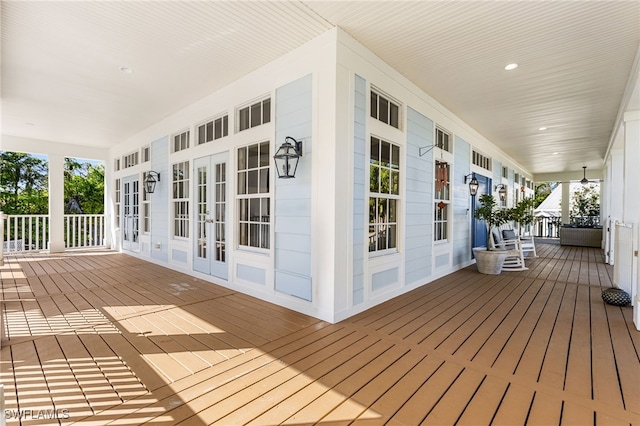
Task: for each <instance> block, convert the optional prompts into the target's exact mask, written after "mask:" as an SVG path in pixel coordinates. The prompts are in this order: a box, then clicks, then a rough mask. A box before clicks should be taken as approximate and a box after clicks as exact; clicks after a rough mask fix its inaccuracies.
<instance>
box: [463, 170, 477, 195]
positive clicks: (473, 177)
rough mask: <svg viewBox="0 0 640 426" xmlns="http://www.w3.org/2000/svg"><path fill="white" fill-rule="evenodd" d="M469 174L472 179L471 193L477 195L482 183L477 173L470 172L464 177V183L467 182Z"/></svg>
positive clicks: (470, 184)
mask: <svg viewBox="0 0 640 426" xmlns="http://www.w3.org/2000/svg"><path fill="white" fill-rule="evenodd" d="M469 176H471V180H470V181H469V194H471V196H472V197H475V196H476V194H477V193H478V187H479V186H480V184H479V183H478V179H477V178H476V174H475V173H469V174H468V175H466V176H465V177H464V183H467V180H468V179H469Z"/></svg>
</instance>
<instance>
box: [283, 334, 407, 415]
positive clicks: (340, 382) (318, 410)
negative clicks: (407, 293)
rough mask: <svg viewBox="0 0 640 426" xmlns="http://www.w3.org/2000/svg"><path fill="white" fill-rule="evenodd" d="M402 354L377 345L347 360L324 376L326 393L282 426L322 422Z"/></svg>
mask: <svg viewBox="0 0 640 426" xmlns="http://www.w3.org/2000/svg"><path fill="white" fill-rule="evenodd" d="M403 353H404V350H403V349H401V348H397V347H394V345H392V344H390V343H384V342H381V341H378V342H376V343H375V344H374V345H372V346H370V347H369V348H368V349H367V351H366V352H361V353H360V354H358V355H357V356H355V357H353V358H351V359H349V360H346V361H345V362H344V363H343V364H341V365H340V368H336V369H334V370H333V371H331V373H329V374H327V375H325V376H324V377H323V379H322V381H321V384H323V385H324V386H326V388H327V391H326V392H324V393H323V394H322V395H320V396H319V397H318V398H316V399H315V400H313V401H312V402H311V403H309V404H308V405H306V406H305V407H303V408H302V409H300V410H299V411H297V412H296V413H295V414H294V415H292V416H291V417H289V418H288V419H287V420H285V421H284V422H283V424H300V423H308V422H310V421H311V422H313V421H317V420H319V419H323V418H324V417H325V416H326V415H327V414H328V413H330V412H331V411H332V410H333V409H334V408H336V407H337V406H339V405H340V404H341V403H343V402H344V401H345V399H347V398H348V397H350V396H351V395H352V394H353V393H355V392H356V391H357V390H358V389H360V388H361V387H362V386H364V384H366V383H367V382H368V381H370V380H371V379H372V378H373V377H375V375H376V374H377V373H379V372H380V371H382V369H383V368H382V366H383V365H388V363H389V362H390V360H396V359H398V357H400V356H401V355H402V354H403ZM314 419H316V420H314Z"/></svg>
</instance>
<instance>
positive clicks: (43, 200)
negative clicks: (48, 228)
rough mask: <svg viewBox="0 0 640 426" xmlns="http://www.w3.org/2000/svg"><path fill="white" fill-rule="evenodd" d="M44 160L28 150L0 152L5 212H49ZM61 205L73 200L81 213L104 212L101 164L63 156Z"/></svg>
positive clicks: (0, 206) (1, 207)
mask: <svg viewBox="0 0 640 426" xmlns="http://www.w3.org/2000/svg"><path fill="white" fill-rule="evenodd" d="M48 174H49V169H48V165H47V162H46V161H45V160H43V159H41V158H38V157H35V156H33V155H30V154H25V153H18V152H8V151H2V152H0V188H2V190H1V191H0V210H1V211H3V212H4V213H7V214H47V213H48V212H49V193H48ZM64 196H65V205H69V204H70V203H69V202H70V201H71V200H75V201H77V203H78V204H79V205H80V206H81V208H82V212H83V213H85V214H101V213H103V212H104V165H102V164H99V165H93V164H91V163H89V162H80V161H78V160H76V159H71V158H65V165H64Z"/></svg>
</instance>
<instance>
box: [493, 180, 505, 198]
mask: <svg viewBox="0 0 640 426" xmlns="http://www.w3.org/2000/svg"><path fill="white" fill-rule="evenodd" d="M495 189H496V190H497V191H498V195H499V196H500V201H504V200H506V199H507V187H506V186H505V185H504V184H503V183H501V184H498V185H496V188H495Z"/></svg>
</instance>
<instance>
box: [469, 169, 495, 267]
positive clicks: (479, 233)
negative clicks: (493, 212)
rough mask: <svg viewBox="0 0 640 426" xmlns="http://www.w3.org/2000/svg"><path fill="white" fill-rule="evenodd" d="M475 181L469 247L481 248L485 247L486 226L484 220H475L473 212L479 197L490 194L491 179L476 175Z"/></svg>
mask: <svg viewBox="0 0 640 426" xmlns="http://www.w3.org/2000/svg"><path fill="white" fill-rule="evenodd" d="M476 179H478V184H479V186H478V194H477V195H476V196H475V197H471V247H483V246H486V245H487V224H486V223H485V221H484V220H478V219H476V218H475V211H476V208H477V206H478V205H479V204H480V201H479V198H480V195H482V194H491V178H488V177H486V176H482V175H478V174H476ZM472 256H473V254H472Z"/></svg>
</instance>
